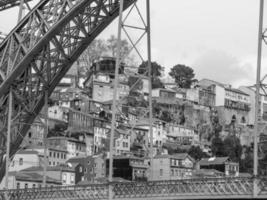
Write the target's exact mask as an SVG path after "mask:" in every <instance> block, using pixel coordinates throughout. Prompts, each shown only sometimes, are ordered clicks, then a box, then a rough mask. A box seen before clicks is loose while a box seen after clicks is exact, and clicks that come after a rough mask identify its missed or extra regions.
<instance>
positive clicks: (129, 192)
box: [113, 178, 253, 198]
mask: <svg viewBox="0 0 267 200" xmlns="http://www.w3.org/2000/svg"><path fill="white" fill-rule="evenodd" d="M252 189H253V179H248V178H227V179H223V178H222V179H210V178H209V179H187V180H173V181H155V182H143V183H141V182H140V183H138V182H131V183H115V184H114V185H113V191H114V196H115V197H116V198H145V197H164V196H168V197H170V196H177V195H183V196H209V195H211V196H212V195H216V196H224V195H231V196H233V195H252Z"/></svg>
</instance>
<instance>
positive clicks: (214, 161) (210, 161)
mask: <svg viewBox="0 0 267 200" xmlns="http://www.w3.org/2000/svg"><path fill="white" fill-rule="evenodd" d="M227 161H229V157H213V158H202V159H201V160H200V161H199V165H200V166H209V165H222V164H224V163H226V162H227Z"/></svg>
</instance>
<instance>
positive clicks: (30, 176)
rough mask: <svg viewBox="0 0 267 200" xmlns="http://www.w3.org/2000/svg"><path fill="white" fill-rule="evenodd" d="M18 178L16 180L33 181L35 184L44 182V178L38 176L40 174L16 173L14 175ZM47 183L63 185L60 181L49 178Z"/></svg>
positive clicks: (47, 177)
mask: <svg viewBox="0 0 267 200" xmlns="http://www.w3.org/2000/svg"><path fill="white" fill-rule="evenodd" d="M14 176H15V177H16V180H19V181H33V182H40V183H41V182H42V181H43V176H42V175H40V174H38V173H34V172H32V173H23V172H16V173H15V174H14ZM46 181H47V183H54V184H59V185H60V184H61V181H60V180H56V179H53V178H51V177H49V176H46Z"/></svg>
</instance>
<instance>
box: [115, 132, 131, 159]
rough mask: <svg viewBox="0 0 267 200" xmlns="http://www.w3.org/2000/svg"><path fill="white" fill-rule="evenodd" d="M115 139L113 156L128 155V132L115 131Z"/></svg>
mask: <svg viewBox="0 0 267 200" xmlns="http://www.w3.org/2000/svg"><path fill="white" fill-rule="evenodd" d="M115 138H116V139H115V154H116V155H123V154H127V153H130V146H131V137H130V135H129V134H128V131H126V130H122V129H116V131H115Z"/></svg>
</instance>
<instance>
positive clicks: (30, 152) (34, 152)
mask: <svg viewBox="0 0 267 200" xmlns="http://www.w3.org/2000/svg"><path fill="white" fill-rule="evenodd" d="M16 154H35V155H38V151H34V150H22V151H19V152H17V153H16Z"/></svg>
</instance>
